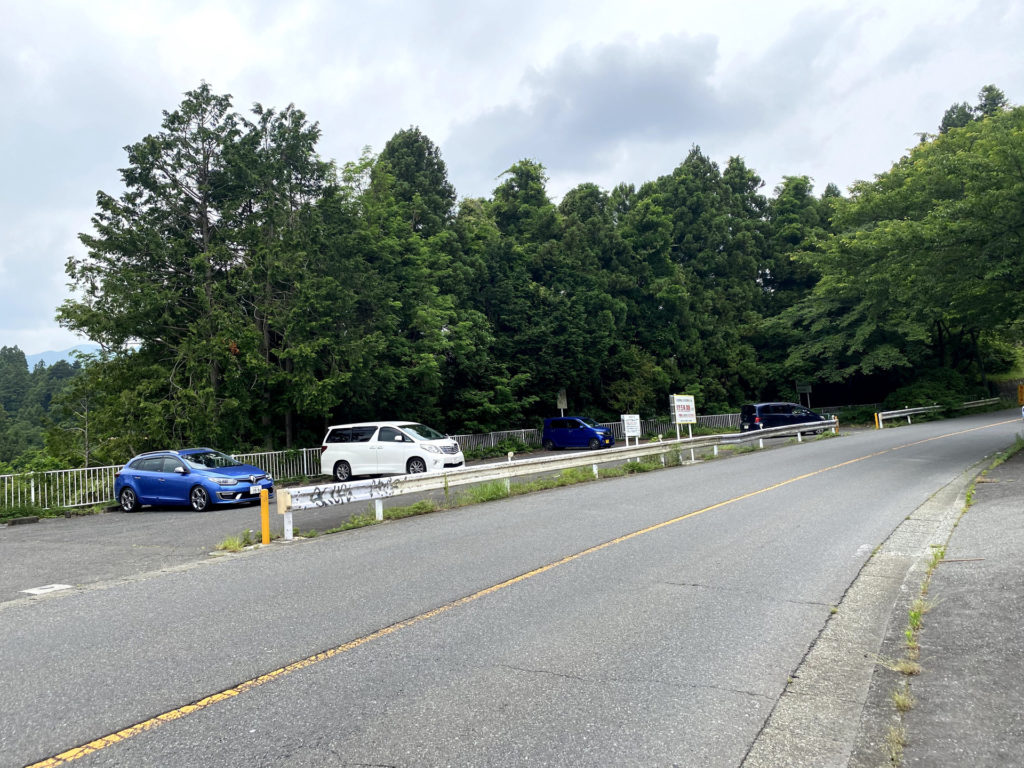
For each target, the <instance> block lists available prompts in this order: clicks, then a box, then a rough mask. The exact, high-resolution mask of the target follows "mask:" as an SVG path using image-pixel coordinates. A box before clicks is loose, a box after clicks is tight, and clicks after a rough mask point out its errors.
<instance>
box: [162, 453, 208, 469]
mask: <svg viewBox="0 0 1024 768" xmlns="http://www.w3.org/2000/svg"><path fill="white" fill-rule="evenodd" d="M161 462H162V464H163V466H162V467H161V468H160V471H161V472H174V470H176V469H177V468H178V467H183V466H184V465H183V464H182V463H181V462H180V461H178V460H177V459H175V458H172V457H170V456H164V458H163V459H161ZM198 467H199V468H204V465H202V464H200V465H198Z"/></svg>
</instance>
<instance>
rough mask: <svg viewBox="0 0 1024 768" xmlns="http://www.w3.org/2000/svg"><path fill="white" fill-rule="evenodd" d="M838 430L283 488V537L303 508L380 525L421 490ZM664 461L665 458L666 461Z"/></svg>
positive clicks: (757, 433) (804, 428) (695, 441)
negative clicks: (387, 507)
mask: <svg viewBox="0 0 1024 768" xmlns="http://www.w3.org/2000/svg"><path fill="white" fill-rule="evenodd" d="M838 426H839V422H838V421H837V420H836V419H828V420H826V421H813V422H805V423H803V424H792V425H787V426H785V427H772V428H770V429H759V430H752V431H750V432H744V433H741V434H728V435H706V436H702V437H692V438H691V437H684V438H682V439H679V440H676V439H671V440H659V441H656V442H649V443H642V444H640V445H632V446H625V445H623V446H616V447H614V448H604V449H601V450H597V451H585V452H574V453H559V454H552V455H549V456H540V457H535V458H530V459H520V460H518V461H506V462H495V463H493V464H480V465H476V466H472V467H461V468H459V469H452V470H448V471H445V472H431V473H424V474H417V475H396V476H392V477H382V478H375V479H372V480H355V481H351V482H347V483H325V484H321V485H310V486H305V487H302V488H279V489H278V490H277V492H276V504H277V511H278V513H279V514H281V515H283V516H284V538H285V540H290V539H292V537H293V528H292V512H293V511H300V510H304V509H322V508H324V507H335V506H342V505H345V504H352V503H355V502H368V501H373V502H374V506H375V508H376V517H377V519H378V520H383V519H384V510H383V503H382V502H383V500H384V499H389V498H392V497H394V496H401V495H404V494H408V493H416V492H420V491H437V490H442V489H448V488H451V487H454V486H459V485H468V484H470V483H486V482H491V481H495V480H504V481H506V483H508V482H511V480H512V478H514V477H523V476H526V475H535V474H537V473H539V472H554V471H559V470H564V469H569V468H572V467H585V466H587V465H588V464H589V465H592V466H593V468H594V474H595V476H596V475H597V465H598V464H607V463H609V462H612V461H622V460H629V459H638V458H642V457H645V456H658V455H661V456H663V457H664V455H665V454H668V453H670V452H678V454H679V456H680V460H682V454H683V452H684V451H689V452H690V460H691V461H692V460H694V452H695V451H696V450H697V449H698V448H709V447H710V448H712V449H713V450H714V452H715V455H716V456H717V455H718V448H719V446H721V445H736V444H743V443H747V442H753V441H754V440H757V441H758V443H759V445H760V446H761V447H764V440H765V438H771V437H791V436H794V435H795V436H796V437H797V439H798V440H799V439H802V435H803V434H805V433H807V432H811V431H814V432H817V431H819V430H826V429H830V430H832V432H833V433H835V432H836V429H837V428H838ZM662 461H664V458H663V459H662Z"/></svg>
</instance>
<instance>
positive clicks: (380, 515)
mask: <svg viewBox="0 0 1024 768" xmlns="http://www.w3.org/2000/svg"><path fill="white" fill-rule="evenodd" d="M373 510H374V512H376V517H377V522H380V521H381V520H383V519H384V502H383V501H381V500H380V499H374V500H373Z"/></svg>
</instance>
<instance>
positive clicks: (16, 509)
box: [0, 504, 105, 523]
mask: <svg viewBox="0 0 1024 768" xmlns="http://www.w3.org/2000/svg"><path fill="white" fill-rule="evenodd" d="M104 511H105V507H104V506H103V505H102V504H97V505H96V506H92V507H69V508H68V509H64V508H62V507H58V508H55V509H43V508H42V507H37V506H34V505H32V504H12V505H11V506H3V507H0V523H2V522H5V521H7V520H16V519H18V518H19V517H38V518H45V517H49V518H54V517H82V516H85V515H98V514H100V513H101V512H104Z"/></svg>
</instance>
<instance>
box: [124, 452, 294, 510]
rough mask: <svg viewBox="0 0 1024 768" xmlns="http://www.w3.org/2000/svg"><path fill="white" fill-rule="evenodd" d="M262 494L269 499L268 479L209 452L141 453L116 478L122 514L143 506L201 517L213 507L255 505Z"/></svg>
mask: <svg viewBox="0 0 1024 768" xmlns="http://www.w3.org/2000/svg"><path fill="white" fill-rule="evenodd" d="M264 488H265V489H266V490H267V491H268V492H269V494H270V495H271V496H273V494H274V478H272V477H271V476H270V475H269V474H268V473H266V472H264V471H263V470H262V469H260V468H259V467H254V466H253V465H252V464H242V463H241V462H238V461H235V460H234V459H233V458H231V457H230V456H228V455H227V454H224V453H221V452H220V451H215V450H213V449H212V448H186V449H184V450H180V451H151V452H149V453H142V454H139V455H138V456H136V457H135V458H133V459H132V460H131V461H129V462H128V463H127V464H125V465H124V467H123V468H122V469H121V471H120V472H118V473H117V474H116V475H114V496H115V497H116V498H117V503H118V504H120V505H121V509H122V510H124V511H125V512H135V511H136V510H137V509H138V508H139V507H141V506H142V505H144V504H150V505H160V506H163V505H167V506H191V507H192V509H194V510H195V511H196V512H204V511H206V510H207V509H209V508H210V507H211V506H212V505H215V504H238V503H244V502H252V501H259V499H260V491H261V490H263V489H264Z"/></svg>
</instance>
